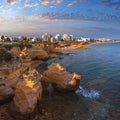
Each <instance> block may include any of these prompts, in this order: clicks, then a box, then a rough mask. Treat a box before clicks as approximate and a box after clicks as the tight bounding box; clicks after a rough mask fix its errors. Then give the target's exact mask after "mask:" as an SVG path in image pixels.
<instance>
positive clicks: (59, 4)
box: [0, 0, 120, 39]
mask: <svg viewBox="0 0 120 120" xmlns="http://www.w3.org/2000/svg"><path fill="white" fill-rule="evenodd" d="M46 32H48V33H50V34H52V35H55V34H58V33H59V34H65V33H66V34H73V35H74V36H75V37H91V38H111V39H120V0H0V35H7V36H19V35H23V36H41V35H42V34H44V33H46Z"/></svg>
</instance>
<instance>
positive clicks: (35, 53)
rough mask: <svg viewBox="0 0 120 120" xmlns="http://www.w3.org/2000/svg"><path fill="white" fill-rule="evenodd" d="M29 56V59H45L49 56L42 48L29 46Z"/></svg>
mask: <svg viewBox="0 0 120 120" xmlns="http://www.w3.org/2000/svg"><path fill="white" fill-rule="evenodd" d="M29 56H30V58H31V59H40V60H43V59H46V58H48V57H49V55H48V53H47V52H46V51H45V50H43V49H42V48H31V49H30V50H29Z"/></svg>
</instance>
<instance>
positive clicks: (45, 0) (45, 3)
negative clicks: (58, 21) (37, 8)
mask: <svg viewBox="0 0 120 120" xmlns="http://www.w3.org/2000/svg"><path fill="white" fill-rule="evenodd" d="M39 1H40V2H41V4H43V5H45V6H46V5H48V4H49V0H39Z"/></svg>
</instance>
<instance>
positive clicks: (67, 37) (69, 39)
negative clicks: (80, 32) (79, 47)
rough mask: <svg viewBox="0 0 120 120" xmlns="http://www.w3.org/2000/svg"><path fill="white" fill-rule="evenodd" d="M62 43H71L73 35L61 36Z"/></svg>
mask: <svg viewBox="0 0 120 120" xmlns="http://www.w3.org/2000/svg"><path fill="white" fill-rule="evenodd" d="M63 40H64V41H73V35H68V34H63Z"/></svg>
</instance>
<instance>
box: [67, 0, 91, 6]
mask: <svg viewBox="0 0 120 120" xmlns="http://www.w3.org/2000/svg"><path fill="white" fill-rule="evenodd" d="M91 1H92V0H73V1H72V2H70V3H69V4H68V5H67V7H71V6H73V5H74V4H76V3H79V2H91Z"/></svg>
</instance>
